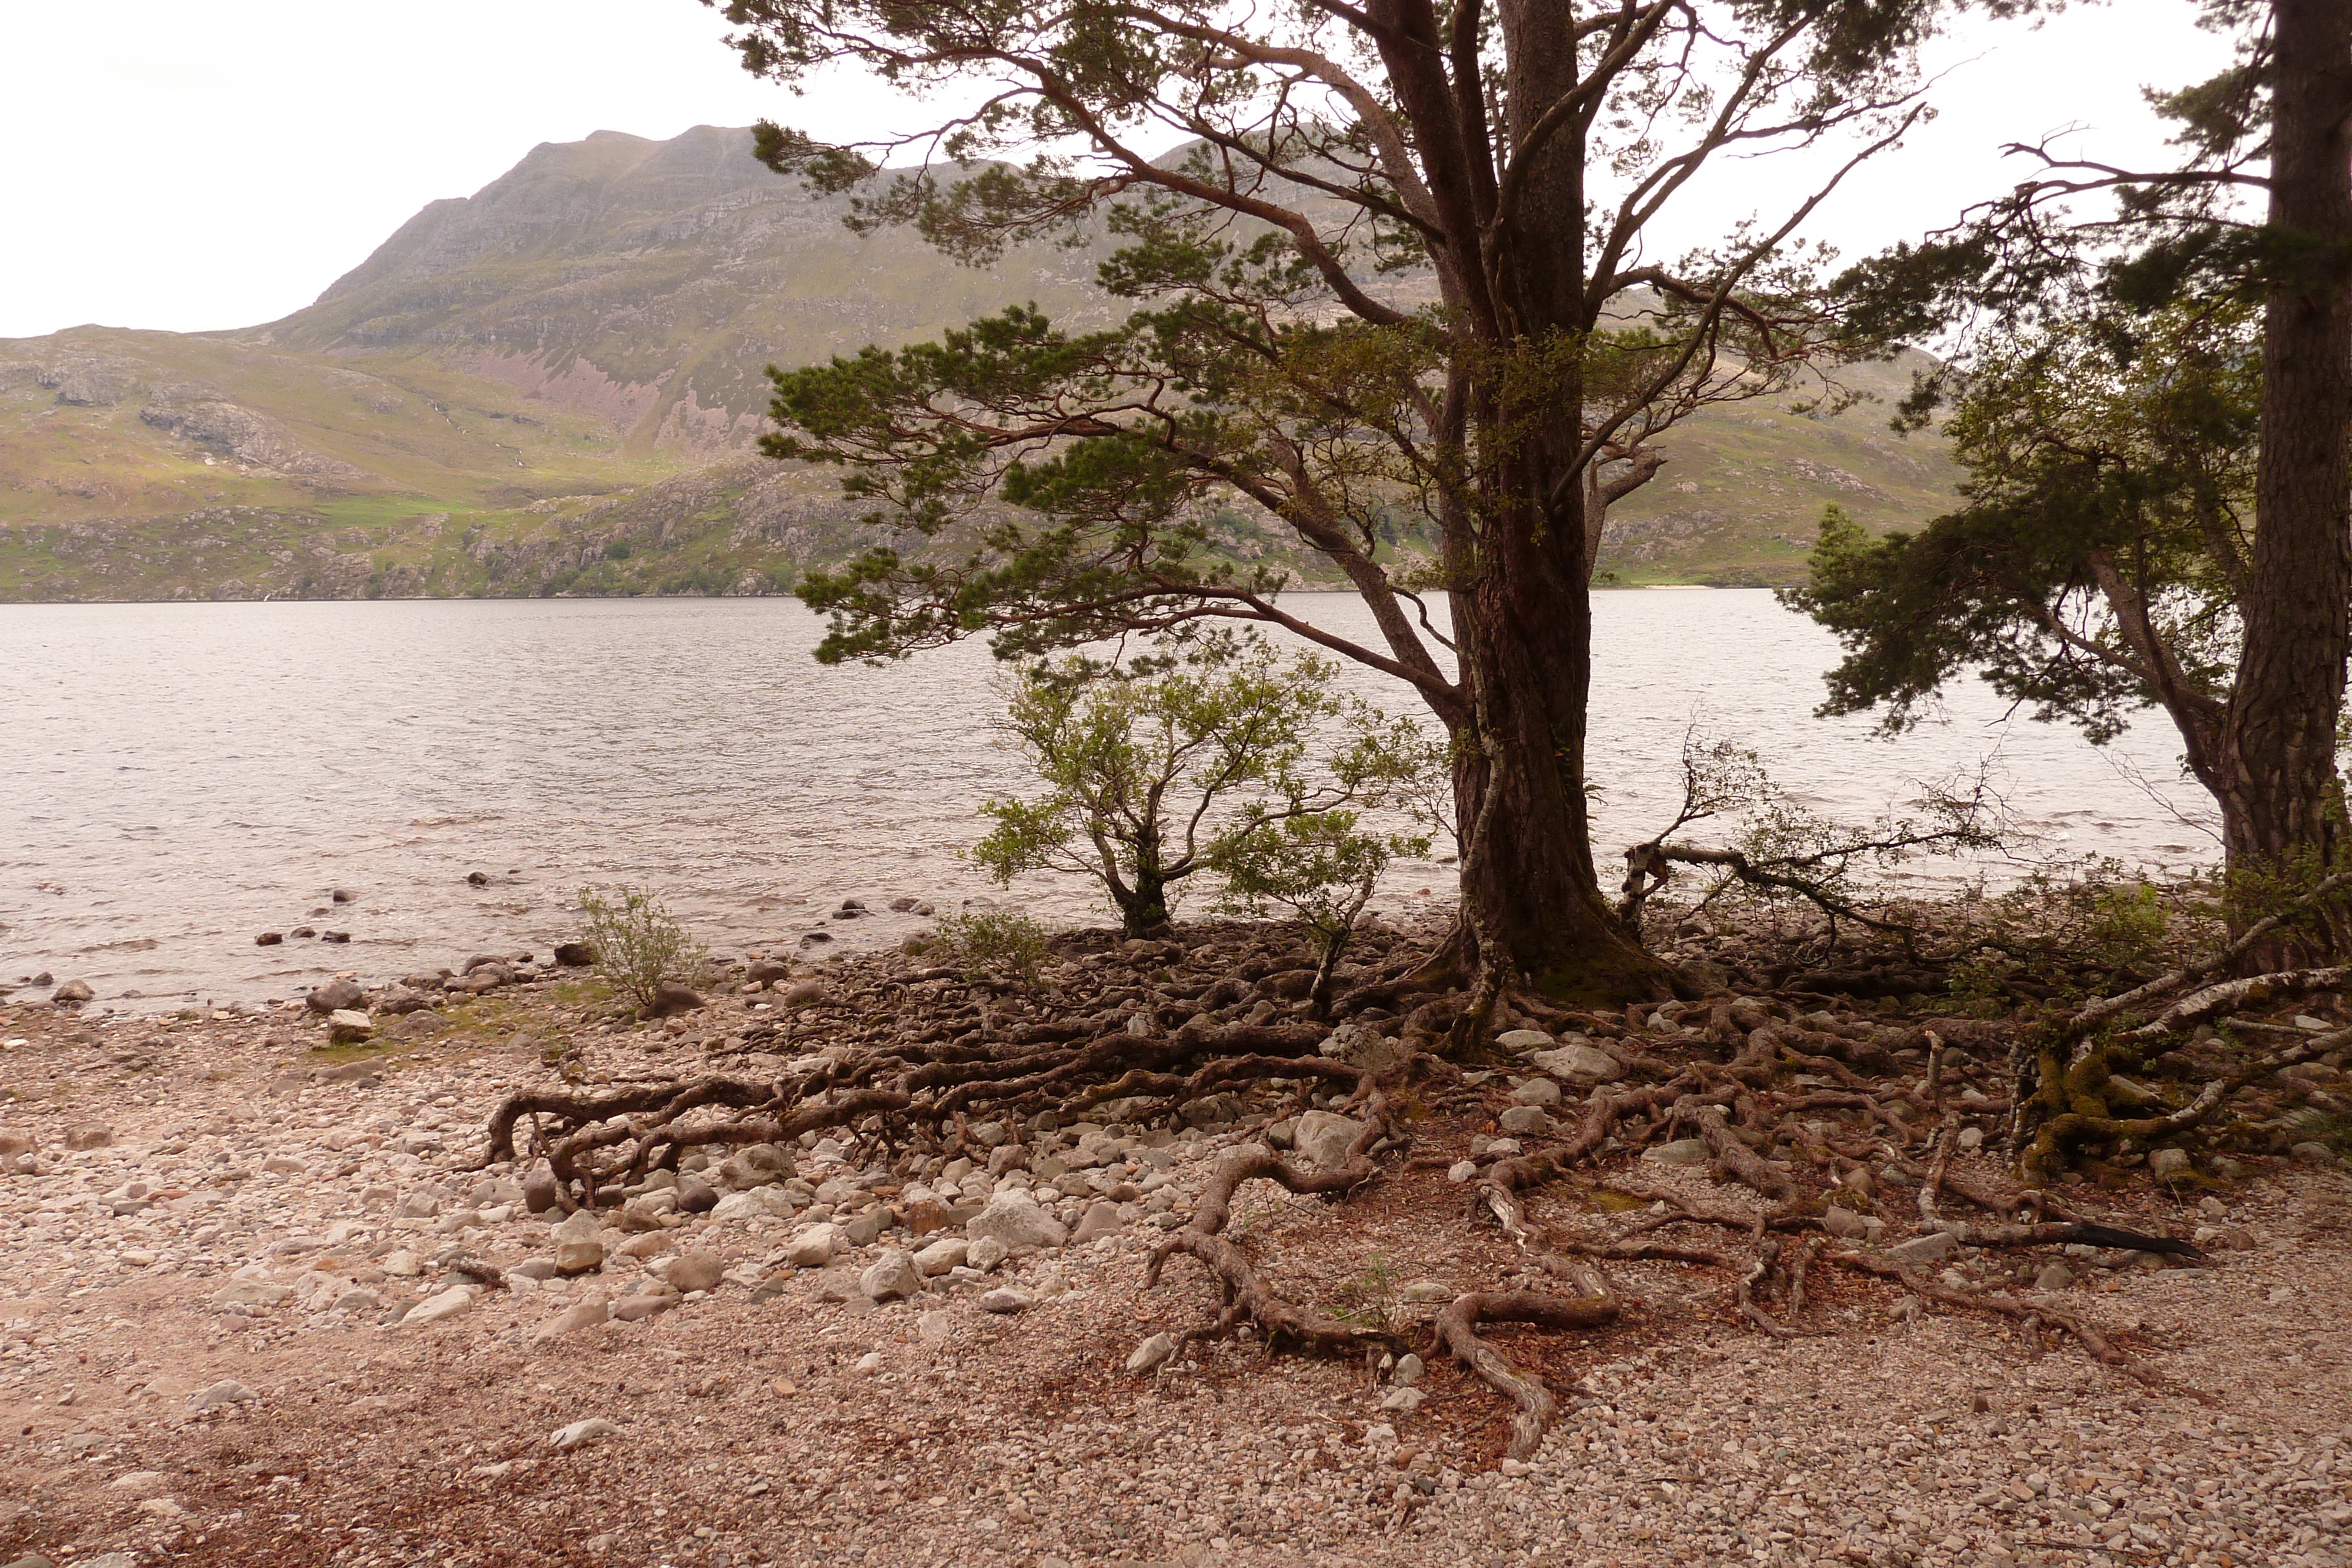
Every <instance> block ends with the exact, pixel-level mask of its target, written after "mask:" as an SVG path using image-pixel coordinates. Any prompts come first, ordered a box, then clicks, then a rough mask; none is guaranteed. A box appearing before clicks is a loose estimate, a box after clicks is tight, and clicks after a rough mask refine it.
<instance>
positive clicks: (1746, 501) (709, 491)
mask: <svg viewBox="0 0 2352 1568" xmlns="http://www.w3.org/2000/svg"><path fill="white" fill-rule="evenodd" d="M842 211H843V207H842V204H841V203H839V202H833V201H824V202H818V201H812V200H810V199H809V198H808V197H806V196H805V195H804V194H803V193H802V192H801V190H800V189H799V187H798V185H797V184H796V183H793V182H789V181H785V180H781V179H778V178H777V177H776V176H774V175H773V174H772V173H770V172H768V171H767V170H765V169H763V168H761V167H760V166H759V165H758V164H757V163H756V162H753V161H752V160H751V156H750V151H749V134H748V133H747V132H745V131H722V130H717V129H713V128H710V127H702V128H698V129H697V130H695V131H688V132H687V133H686V134H684V135H682V136H679V137H677V138H674V139H673V140H671V141H659V142H656V141H645V140H643V139H641V138H637V137H632V136H623V135H618V134H615V133H612V132H599V133H597V134H596V135H594V136H592V137H590V138H588V139H587V140H586V141H578V142H569V143H561V144H554V143H551V144H548V145H544V146H541V147H540V148H537V149H535V150H534V151H533V152H531V153H530V155H529V156H528V157H526V158H525V159H523V161H522V162H520V163H519V164H517V165H516V167H515V168H514V169H512V170H511V171H509V172H508V173H506V174H505V175H502V176H501V177H500V178H499V179H498V180H497V181H494V182H492V183H490V184H489V185H488V186H486V187H484V189H483V190H482V191H480V192H479V193H477V194H475V195H474V196H471V197H468V198H464V199H461V200H453V201H444V202H436V203H434V204H431V205H429V206H427V207H426V208H425V209H424V210H423V211H422V212H420V213H418V214H417V215H416V216H415V217H414V218H412V219H411V220H410V221H409V222H408V223H407V224H405V225H403V226H402V227H401V229H400V230H399V231H398V232H397V233H396V234H394V235H393V236H392V237H391V238H390V239H388V240H387V241H385V243H384V244H383V246H381V247H379V248H378V249H377V251H376V252H375V254H374V255H373V256H370V257H369V258H368V259H367V260H366V261H365V262H363V263H362V265H361V266H360V267H356V268H354V269H353V270H352V272H351V273H349V274H347V275H346V276H345V277H341V278H340V279H338V280H337V281H336V282H335V284H334V285H333V286H332V287H330V288H329V289H328V290H327V291H326V293H325V294H323V295H322V296H321V297H320V299H319V301H318V302H317V303H316V304H314V305H312V306H310V307H309V308H306V309H304V310H301V311H298V312H297V313H295V314H294V315H292V316H289V317H288V318H286V319H284V320H282V321H278V322H273V323H271V324H269V325H268V326H266V327H260V328H255V329H248V330H246V331H240V332H230V333H213V334H203V335H184V334H177V333H169V332H140V331H125V330H118V329H102V328H79V329H74V330H71V331H68V332H63V333H58V334H56V335H55V336H52V337H48V338H43V339H37V340H18V341H5V340H0V600H14V601H29V600H51V599H59V600H86V599H171V598H232V599H234V598H259V597H262V596H264V595H278V596H286V595H293V596H302V597H358V596H367V595H390V596H410V595H434V596H455V595H470V594H485V593H487V594H544V593H583V594H585V593H646V592H671V593H678V592H688V593H694V592H700V593H720V592H725V593H751V592H774V591H781V590H782V589H784V588H786V587H788V586H789V585H790V583H791V582H792V581H793V580H794V578H795V577H796V575H797V574H798V573H799V572H800V571H801V570H805V568H806V567H807V566H808V564H809V563H810V562H812V561H814V560H824V559H836V558H837V557H838V556H839V555H840V554H842V553H843V552H845V551H846V550H848V549H853V548H856V547H857V546H859V545H861V544H863V543H865V542H867V540H868V534H867V530H866V529H865V528H863V527H862V526H861V525H859V524H858V523H857V522H856V519H855V517H854V516H853V515H852V513H851V511H850V510H849V508H847V507H845V506H844V505H843V504H842V503H841V502H840V501H839V500H838V498H837V497H835V493H834V480H833V477H832V476H829V475H812V474H807V473H798V472H793V471H788V470H785V469H783V468H782V467H780V466H779V465H772V464H768V463H765V462H763V461H761V460H759V459H757V458H756V457H752V456H751V455H749V453H750V447H751V442H752V441H753V439H754V438H755V437H756V436H757V434H758V433H759V431H760V430H761V425H762V413H763V410H764V406H765V400H766V382H765V379H764V377H763V376H762V374H761V371H762V369H763V367H765V366H766V365H768V364H770V363H781V364H787V365H790V364H799V363H805V362H807V361H812V360H816V359H821V358H823V357H824V356H825V355H828V354H831V353H835V352H839V351H846V350H855V349H856V348H858V347H860V346H862V345H864V344H866V343H869V342H884V343H890V342H900V341H906V340H910V339H914V338H919V337H923V336H928V335H929V334H932V333H935V332H937V331H938V330H939V329H940V328H942V327H946V326H949V325H950V324H954V323H958V322H961V321H964V320H967V319H971V317H973V316H975V315H979V314H982V313H984V312H987V311H990V310H993V309H995V308H999V307H1001V306H1003V304H1005V303H1007V302H1010V301H1014V300H1034V301H1035V302H1036V303H1038V304H1039V305H1041V306H1043V307H1044V308H1046V309H1047V310H1048V311H1049V312H1051V313H1053V314H1054V315H1055V316H1056V317H1059V318H1062V319H1073V320H1076V321H1079V322H1082V323H1083V322H1086V321H1088V320H1093V319H1103V318H1105V317H1107V316H1108V313H1109V310H1110V308H1111V306H1110V303H1109V302H1108V301H1106V300H1104V299H1103V298H1101V297H1100V296H1098V295H1096V294H1095V293H1093V292H1092V290H1091V288H1090V287H1089V285H1090V280H1091V278H1092V276H1093V268H1094V263H1095V259H1096V258H1095V256H1094V254H1093V253H1092V252H1091V250H1089V249H1087V248H1083V247H1082V248H1080V249H1078V250H1075V251H1066V250H1042V251H1040V250H1033V251H1027V252H1020V253H1016V254H1014V255H1013V256H1009V257H1007V258H1006V260H1005V261H1004V262H1003V263H1002V264H1001V265H999V266H997V267H991V268H966V267H956V266H953V265H951V264H950V263H948V262H946V261H944V260H942V259H941V258H940V257H939V256H937V255H936V254H934V253H933V252H931V251H930V250H929V248H928V247H927V246H924V245H923V243H922V242H921V241H920V240H919V238H918V237H916V236H914V235H909V234H907V233H904V232H886V233H883V234H879V235H866V236H860V235H853V234H850V233H849V232H847V231H846V230H845V229H844V228H843V227H842V226H841V222H840V220H841V215H842ZM1876 375H1877V380H1878V382H1879V383H1880V386H1881V388H1882V390H1884V391H1888V392H1892V391H1895V390H1898V389H1899V387H1900V386H1901V385H1902V384H1903V383H1904V382H1906V381H1907V371H1906V369H1905V368H1904V367H1901V366H1893V367H1885V368H1884V369H1883V370H1881V371H1878V372H1876ZM1665 445H1666V449H1667V451H1668V453H1669V455H1670V459H1671V460H1670V462H1669V464H1668V465H1667V467H1666V469H1665V471H1664V474H1663V475H1662V476H1660V477H1659V478H1658V479H1657V480H1655V481H1654V482H1653V483H1652V484H1651V485H1650V486H1647V487H1646V488H1644V489H1643V491H1641V492H1639V493H1638V494H1636V495H1635V496H1633V497H1630V498H1629V499H1628V500H1626V501H1625V502H1623V503H1622V504H1621V505H1620V507H1618V508H1617V510H1616V512H1615V513H1614V514H1613V516H1612V522H1611V527H1610V531H1609V535H1608V538H1607V542H1606V544H1605V546H1604V549H1603V558H1602V567H1603V570H1605V571H1609V572H1612V573H1613V574H1614V576H1615V578H1616V580H1620V581H1623V582H1627V583H1644V582H1674V581H1679V582H1693V581H1697V582H1716V583H1740V582H1780V581H1786V580H1789V579H1790V578H1791V577H1792V576H1793V575H1794V574H1795V573H1796V572H1797V571H1799V570H1801V560H1802V556H1803V552H1804V550H1805V549H1806V548H1807V547H1808V546H1809V545H1810V543H1811V537H1812V532H1813V527H1814V524H1815V522H1816V520H1817V519H1818V518H1819V517H1820V514H1821V510H1822V507H1823V506H1824V505H1825V504H1826V503H1828V502H1830V501H1836V502H1838V503H1839V504H1841V505H1842V506H1843V507H1845V508H1846V510H1847V511H1849V512H1850V513H1852V514H1853V515H1854V516H1855V517H1857V518H1858V519H1860V520H1861V521H1863V522H1864V524H1865V525H1868V526H1873V527H1885V526H1888V525H1892V524H1894V523H1896V522H1899V521H1904V520H1912V521H1916V520H1919V519H1922V518H1924V517H1927V516H1930V515H1932V514H1933V513H1934V512H1935V511H1936V510H1937V509H1940V507H1943V506H1944V505H1946V504H1948V491H1949V486H1950V483H1951V479H1952V475H1951V473H1950V470H1949V467H1948V464H1947V462H1946V461H1945V459H1944V457H1943V455H1942V453H1941V450H1940V447H1939V446H1938V445H1937V444H1936V443H1935V442H1933V441H1932V440H1918V439H1914V440H1909V441H1905V440H1899V439H1897V438H1896V437H1895V436H1892V435H1890V434H1887V433H1886V432H1885V409H1884V407H1883V406H1881V405H1874V404H1865V405H1864V406H1863V407H1861V408H1858V409H1855V410H1852V411H1849V412H1848V413H1844V414H1843V415H1839V416H1836V417H1834V418H1829V419H1821V420H1810V419H1803V418H1800V417H1796V416H1793V415H1790V414H1788V413H1784V412H1782V411H1780V410H1778V409H1775V408H1771V407H1768V406H1765V405H1762V404H1759V405H1753V406H1750V407H1746V408H1739V409H1728V410H1719V411H1715V412H1713V413H1709V414H1707V415H1706V416H1705V417H1704V418H1702V419H1700V420H1696V421H1694V422H1693V423H1691V424H1690V425H1689V426H1688V427H1686V428H1685V429H1684V430H1681V431H1678V432H1676V433H1675V434H1673V435H1672V436H1671V437H1670V438H1669V439H1668V440H1667V442H1666V443H1665ZM1234 545H1235V548H1236V549H1244V550H1246V551H1249V552H1252V553H1257V552H1259V551H1260V550H1261V548H1262V547H1261V542H1260V541H1257V540H1254V539H1248V538H1240V537H1238V536H1237V537H1236V538H1235V539H1234ZM1274 554H1275V557H1276V559H1281V552H1280V550H1279V549H1278V547H1277V549H1276V550H1275V551H1274ZM1297 564H1300V565H1302V566H1305V565H1307V564H1309V563H1304V562H1301V563H1297Z"/></svg>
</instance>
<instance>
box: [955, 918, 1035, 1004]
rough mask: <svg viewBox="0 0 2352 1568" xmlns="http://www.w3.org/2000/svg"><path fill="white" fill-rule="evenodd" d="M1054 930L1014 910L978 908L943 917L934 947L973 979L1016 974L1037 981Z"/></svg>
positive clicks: (1027, 979) (1029, 980)
mask: <svg viewBox="0 0 2352 1568" xmlns="http://www.w3.org/2000/svg"><path fill="white" fill-rule="evenodd" d="M1050 941H1051V934H1050V933H1049V932H1047V931H1046V929H1045V927H1044V926H1043V925H1039V924H1038V923H1037V922H1036V921H1034V920H1032V919H1030V918H1029V917H1028V916H1027V915H1020V914H1016V913H1014V912H1013V911H1011V910H1002V909H975V910H973V911H972V912H971V913H970V914H969V915H944V916H942V917H941V918H940V924H939V931H938V935H937V936H935V937H934V938H933V950H934V951H935V952H937V953H938V954H939V956H940V957H942V958H944V959H946V960H947V962H948V963H949V964H950V965H952V966H953V967H956V968H959V969H961V970H962V971H963V972H964V975H965V977H967V978H969V979H979V978H980V977H982V976H985V975H1001V974H1007V973H1010V974H1014V975H1018V976H1020V977H1021V978H1022V979H1024V981H1027V982H1028V983H1030V984H1032V985H1034V984H1035V983H1036V980H1037V966H1038V965H1040V964H1042V963H1044V962H1045V955H1046V952H1047V951H1048V945H1049V943H1050Z"/></svg>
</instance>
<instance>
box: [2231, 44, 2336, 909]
mask: <svg viewBox="0 0 2352 1568" xmlns="http://www.w3.org/2000/svg"><path fill="white" fill-rule="evenodd" d="M2273 16H2274V17H2275V20H2276V34H2275V38H2276V55H2275V63H2274V65H2273V70H2274V71H2275V73H2276V80H2275V98H2274V109H2273V115H2274V119H2273V134H2272V147H2273V159H2272V171H2271V191H2270V227H2271V230H2272V234H2273V240H2274V243H2277V244H2278V245H2279V246H2281V248H2282V250H2283V251H2284V256H2283V259H2282V260H2280V261H2279V262H2278V263H2276V264H2275V265H2278V266H2280V267H2282V268H2283V275H2282V276H2278V277H2274V278H2273V281H2272V285H2271V289H2270V295H2269V299H2268V302H2267V306H2266V309H2265V314H2264V318H2263V402H2262V450H2261V453H2260V455H2259V456H2258V459H2257V467H2256V471H2255V480H2254V519H2255V521H2254V539H2253V549H2252V561H2251V563H2250V566H2251V570H2250V578H2251V580H2250V582H2249V584H2248V591H2247V592H2246V594H2245V600H2244V603H2243V606H2242V610H2243V614H2244V621H2245V653H2244V655H2243V657H2242V661H2241V663H2240V666H2239V670H2238V677H2237V683H2236V685H2235V688H2234V690H2233V691H2232V694H2231V702H2230V710H2229V714H2228V716H2227V718H2226V719H2225V721H2224V733H2223V744H2222V747H2221V755H2222V757H2223V758H2226V764H2225V765H2226V767H2227V768H2228V769H2229V776H2228V780H2227V783H2226V785H2225V789H2224V791H2222V793H2223V800H2222V810H2223V819H2224V837H2225V841H2226V847H2227V850H2228V853H2229V862H2230V865H2231V869H2232V870H2233V871H2238V870H2247V871H2256V872H2262V873H2272V874H2284V875H2286V876H2289V877H2295V878H2307V877H2311V876H2315V875H2316V874H2318V873H2320V872H2322V871H2323V870H2326V869H2332V868H2333V867H2334V865H2335V863H2336V862H2337V860H2338V859H2339V858H2340V857H2341V854H2342V850H2341V846H2340V845H2339V843H2338V832H2337V815H2338V812H2339V810H2340V805H2341V797H2340V783H2339V780H2338V779H2337V777H2336V722H2337V718H2338V716H2339V715H2340V714H2341V712H2342V710H2343V705H2344V669H2345V658H2346V653H2347V646H2352V643H2347V626H2346V618H2347V596H2348V595H2352V0H2276V3H2275V5H2274V6H2273ZM2339 936H2340V925H2339ZM2340 945H2341V944H2340V941H2339V943H2338V946H2340Z"/></svg>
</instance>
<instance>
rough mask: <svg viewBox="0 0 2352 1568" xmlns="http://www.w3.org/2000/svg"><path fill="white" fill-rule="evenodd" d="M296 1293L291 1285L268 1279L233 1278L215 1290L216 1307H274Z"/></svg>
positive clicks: (214, 1303) (214, 1301)
mask: <svg viewBox="0 0 2352 1568" xmlns="http://www.w3.org/2000/svg"><path fill="white" fill-rule="evenodd" d="M293 1294H294V1287H293V1286H291V1285H278V1284H273V1283H271V1282H270V1281H268V1280H231V1281H229V1282H228V1283H227V1284H226V1285H223V1286H222V1287H221V1288H220V1289H219V1290H217V1291H214V1292H213V1305H214V1306H215V1307H274V1306H276V1305H277V1304H278V1302H280V1301H285V1300H286V1299H288V1298H289V1297H290V1296H292V1295H293Z"/></svg>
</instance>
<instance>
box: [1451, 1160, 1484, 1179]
mask: <svg viewBox="0 0 2352 1568" xmlns="http://www.w3.org/2000/svg"><path fill="white" fill-rule="evenodd" d="M1477 1175H1478V1162H1477V1161H1475V1160H1456V1161H1454V1163H1453V1164H1452V1165H1450V1166H1446V1167H1445V1179H1446V1180H1447V1181H1473V1180H1475V1179H1476V1177H1477Z"/></svg>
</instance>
